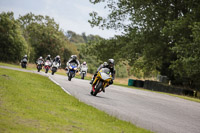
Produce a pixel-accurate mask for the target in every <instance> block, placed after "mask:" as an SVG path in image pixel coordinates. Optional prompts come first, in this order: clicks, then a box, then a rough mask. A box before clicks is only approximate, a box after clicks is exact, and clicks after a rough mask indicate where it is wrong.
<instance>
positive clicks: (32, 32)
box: [18, 13, 78, 67]
mask: <svg viewBox="0 0 200 133" xmlns="http://www.w3.org/2000/svg"><path fill="white" fill-rule="evenodd" d="M18 21H19V22H20V24H21V27H22V29H23V31H24V32H23V34H24V37H25V38H26V40H27V42H28V43H29V52H30V56H31V61H32V62H35V60H36V59H37V58H38V57H39V56H43V57H46V56H47V55H48V54H50V55H51V56H52V57H55V56H56V55H60V56H61V61H62V64H63V67H64V64H65V62H66V61H67V60H68V58H69V57H70V55H71V54H78V51H77V49H76V46H74V45H73V44H71V43H70V42H69V41H68V38H67V37H66V36H65V35H64V33H63V31H62V30H60V29H59V25H58V24H57V23H56V22H55V21H54V19H53V18H50V17H49V16H41V15H34V14H32V13H28V14H26V15H24V16H20V17H19V19H18Z"/></svg>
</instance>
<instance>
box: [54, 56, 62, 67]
mask: <svg viewBox="0 0 200 133" xmlns="http://www.w3.org/2000/svg"><path fill="white" fill-rule="evenodd" d="M53 62H58V63H59V66H61V61H60V56H59V55H57V56H56V57H55V58H54V59H53Z"/></svg>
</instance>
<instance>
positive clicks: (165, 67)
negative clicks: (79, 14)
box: [89, 0, 200, 89]
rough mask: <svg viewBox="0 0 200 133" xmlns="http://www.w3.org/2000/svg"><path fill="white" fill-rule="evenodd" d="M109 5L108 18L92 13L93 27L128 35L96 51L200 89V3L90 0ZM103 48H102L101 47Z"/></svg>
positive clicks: (175, 82)
mask: <svg viewBox="0 0 200 133" xmlns="http://www.w3.org/2000/svg"><path fill="white" fill-rule="evenodd" d="M90 2H91V3H93V4H98V3H101V2H106V5H107V6H106V8H107V9H109V10H110V13H109V14H108V16H107V17H105V18H104V17H102V16H98V13H97V12H93V13H90V16H91V17H92V19H91V20H89V22H90V23H91V26H99V27H102V28H107V29H110V28H114V29H122V30H123V31H124V35H121V36H117V37H115V39H114V41H113V39H111V40H106V41H105V43H109V45H110V46H114V47H115V48H113V47H107V49H106V50H105V49H104V44H105V43H103V44H101V43H98V44H97V45H96V46H94V47H98V48H100V49H99V50H98V51H99V52H102V51H103V52H104V53H105V54H110V52H109V51H113V49H115V50H114V53H113V52H112V54H114V56H115V57H116V58H118V59H120V60H126V61H128V62H129V64H130V65H131V66H133V68H134V69H135V70H138V71H139V70H142V71H143V72H145V73H146V74H151V72H153V71H155V70H156V71H158V72H159V73H160V74H161V75H167V76H168V78H169V79H170V80H171V82H172V84H175V85H184V86H188V87H190V88H196V89H199V87H200V86H199V85H198V83H200V78H199V76H200V67H198V66H199V60H200V54H199V53H200V52H199V51H200V43H199V34H200V27H199V26H200V14H199V9H200V1H198V0H190V1H189V0H168V1H163V0H159V1H155V0H148V1H147V0H118V1H116V0H90ZM101 46H102V47H101ZM109 49H110V50H109Z"/></svg>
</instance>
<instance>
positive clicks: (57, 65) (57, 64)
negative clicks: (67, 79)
mask: <svg viewBox="0 0 200 133" xmlns="http://www.w3.org/2000/svg"><path fill="white" fill-rule="evenodd" d="M59 66H60V65H59V63H58V62H57V61H54V62H53V65H52V68H51V71H52V73H51V74H52V75H54V73H55V72H57V70H58V67H59Z"/></svg>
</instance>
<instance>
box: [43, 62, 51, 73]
mask: <svg viewBox="0 0 200 133" xmlns="http://www.w3.org/2000/svg"><path fill="white" fill-rule="evenodd" d="M50 68H51V61H50V60H46V62H45V63H44V69H45V73H48V71H49V69H50Z"/></svg>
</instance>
